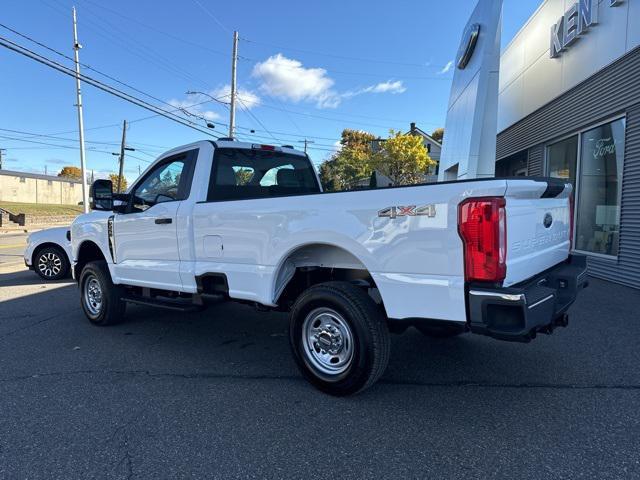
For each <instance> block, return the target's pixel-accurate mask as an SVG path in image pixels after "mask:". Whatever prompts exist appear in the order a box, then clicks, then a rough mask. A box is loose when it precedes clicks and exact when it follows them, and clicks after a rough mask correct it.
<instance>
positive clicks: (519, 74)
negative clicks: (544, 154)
mask: <svg viewBox="0 0 640 480" xmlns="http://www.w3.org/2000/svg"><path fill="white" fill-rule="evenodd" d="M573 3H575V1H571V0H546V1H544V2H543V3H542V4H541V5H540V7H539V8H538V10H537V11H536V12H535V13H534V14H533V15H532V16H531V18H530V19H529V20H528V22H527V23H526V24H525V25H524V26H523V28H522V29H521V30H520V32H519V33H518V34H517V35H516V36H515V37H514V39H513V40H512V41H511V43H510V44H509V45H508V46H507V48H505V50H504V52H503V53H502V56H501V59H500V83H499V92H500V93H499V97H498V131H502V130H504V129H506V128H507V127H509V126H511V125H512V124H514V123H516V122H517V121H519V120H520V119H522V118H523V117H525V116H527V115H528V114H530V113H531V112H533V111H535V110H536V109H538V108H539V107H541V106H543V105H545V104H546V103H548V102H550V101H551V100H553V99H554V98H556V97H558V96H559V95H561V94H562V93H563V92H565V91H567V90H568V89H570V88H572V87H574V86H575V85H577V84H578V83H580V82H581V81H582V80H585V79H586V78H588V77H590V76H591V75H593V74H594V73H596V72H597V71H598V70H600V69H602V68H603V67H605V66H607V65H608V64H610V63H611V62H613V61H614V60H616V59H617V58H619V57H621V56H622V55H624V54H625V53H626V52H628V51H630V50H632V49H633V48H635V47H637V46H638V45H640V1H638V0H622V2H621V3H619V4H618V5H617V6H614V7H610V6H609V4H610V0H600V2H599V5H598V23H597V24H594V25H591V27H590V28H589V29H588V30H587V31H586V33H585V34H584V35H583V36H581V37H579V38H578V39H577V40H576V41H575V42H574V43H573V44H572V45H570V46H569V47H568V48H567V49H566V50H565V51H563V52H562V53H561V55H560V56H559V57H556V58H550V56H549V51H550V45H551V26H552V25H554V24H555V23H556V22H557V21H558V20H559V19H560V17H561V16H562V15H563V14H564V13H565V11H566V10H568V9H569V8H570V6H571V5H572V4H573ZM594 102H597V99H594Z"/></svg>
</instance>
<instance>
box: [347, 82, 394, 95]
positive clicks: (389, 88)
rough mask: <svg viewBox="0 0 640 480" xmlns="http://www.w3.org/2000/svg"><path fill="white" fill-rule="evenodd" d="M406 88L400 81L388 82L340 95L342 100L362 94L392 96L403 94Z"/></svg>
mask: <svg viewBox="0 0 640 480" xmlns="http://www.w3.org/2000/svg"><path fill="white" fill-rule="evenodd" d="M406 91H407V88H406V87H405V86H404V84H403V83H402V80H396V81H392V80H388V81H386V82H381V83H377V84H375V85H369V86H368V87H365V88H361V89H359V90H352V91H348V92H345V93H343V94H342V97H344V98H351V97H355V96H358V95H362V94H364V93H391V94H393V95H395V94H398V93H404V92H406Z"/></svg>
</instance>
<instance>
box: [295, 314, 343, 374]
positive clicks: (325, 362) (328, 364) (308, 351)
mask: <svg viewBox="0 0 640 480" xmlns="http://www.w3.org/2000/svg"><path fill="white" fill-rule="evenodd" d="M302 335H303V344H304V345H303V347H304V348H303V350H304V354H305V356H306V358H307V360H308V362H309V363H310V364H311V365H312V366H313V367H314V368H316V369H317V370H319V371H320V372H322V373H323V374H326V375H340V374H341V373H344V372H345V371H346V370H347V369H348V368H349V367H350V366H351V362H352V361H353V354H354V350H355V348H354V347H355V346H354V343H353V334H352V333H351V327H350V326H349V324H348V323H347V321H346V320H345V319H344V318H343V317H342V315H340V314H339V313H338V312H336V311H335V310H332V309H330V308H325V307H323V308H316V309H315V310H313V311H311V312H310V313H309V314H308V315H307V317H306V318H305V319H304V323H303V324H302Z"/></svg>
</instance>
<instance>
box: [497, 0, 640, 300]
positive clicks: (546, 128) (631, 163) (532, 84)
mask: <svg viewBox="0 0 640 480" xmlns="http://www.w3.org/2000/svg"><path fill="white" fill-rule="evenodd" d="M496 157H497V161H496V175H497V176H511V175H516V176H543V175H544V176H546V175H548V176H552V177H559V178H566V179H570V180H571V181H572V183H573V184H574V188H575V207H574V215H575V217H574V225H575V227H574V228H575V230H574V232H573V238H574V249H575V250H576V251H578V252H581V253H585V254H587V255H588V258H589V271H590V273H591V274H592V275H593V276H596V277H601V278H605V279H608V280H612V281H615V282H619V283H622V284H625V285H629V286H632V287H636V288H640V0H599V1H598V0H579V1H577V2H572V1H568V0H546V1H545V2H543V3H542V5H540V7H539V8H538V10H537V11H536V12H535V13H534V14H533V15H532V16H531V18H530V19H529V20H528V21H527V23H526V24H525V25H524V26H523V27H522V29H521V30H520V31H519V32H518V33H517V34H516V36H515V37H514V39H513V40H512V41H511V43H510V44H509V45H508V46H507V47H506V48H505V49H504V51H503V52H502V56H501V61H500V84H499V100H498V138H497V153H496Z"/></svg>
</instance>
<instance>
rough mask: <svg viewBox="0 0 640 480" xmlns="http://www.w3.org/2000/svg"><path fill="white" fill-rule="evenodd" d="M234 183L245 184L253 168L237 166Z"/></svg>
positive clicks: (251, 175)
mask: <svg viewBox="0 0 640 480" xmlns="http://www.w3.org/2000/svg"><path fill="white" fill-rule="evenodd" d="M235 174H236V185H246V184H247V183H249V181H250V180H251V178H252V177H253V169H251V168H239V169H238V170H235Z"/></svg>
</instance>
